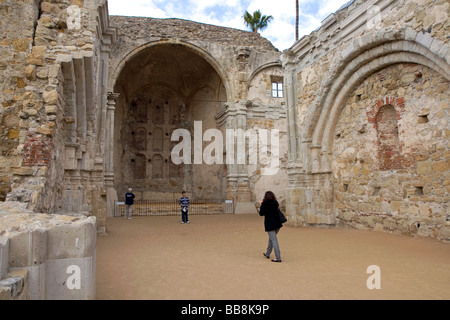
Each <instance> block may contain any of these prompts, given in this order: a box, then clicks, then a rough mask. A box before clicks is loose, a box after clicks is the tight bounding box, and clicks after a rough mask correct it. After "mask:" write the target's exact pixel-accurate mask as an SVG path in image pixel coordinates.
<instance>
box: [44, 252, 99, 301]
mask: <svg viewBox="0 0 450 320" xmlns="http://www.w3.org/2000/svg"><path fill="white" fill-rule="evenodd" d="M95 267H96V266H95V252H94V253H93V256H91V257H86V258H71V259H50V260H48V261H47V269H46V274H47V277H46V285H45V287H46V290H45V293H46V294H45V299H48V300H92V299H95ZM49 275H51V276H49Z"/></svg>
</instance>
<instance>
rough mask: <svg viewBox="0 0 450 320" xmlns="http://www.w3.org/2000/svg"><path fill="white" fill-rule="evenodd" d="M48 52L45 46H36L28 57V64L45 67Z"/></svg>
mask: <svg viewBox="0 0 450 320" xmlns="http://www.w3.org/2000/svg"><path fill="white" fill-rule="evenodd" d="M46 51H47V47H45V46H34V47H33V49H32V51H31V54H30V55H28V59H27V63H28V64H34V65H37V66H42V65H44V55H45V53H46Z"/></svg>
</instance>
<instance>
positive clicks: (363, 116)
mask: <svg viewBox="0 0 450 320" xmlns="http://www.w3.org/2000/svg"><path fill="white" fill-rule="evenodd" d="M449 95H450V90H449V83H448V80H446V79H444V78H443V77H442V76H440V75H439V74H437V73H436V72H435V71H433V70H430V69H429V68H427V67H424V66H421V65H417V64H399V65H395V66H391V67H388V68H386V69H382V70H380V72H378V73H377V74H374V75H372V76H370V77H369V78H367V79H366V80H365V81H364V82H363V83H362V84H361V85H360V86H358V88H357V89H356V90H355V91H354V94H353V95H352V96H351V97H350V98H349V100H348V101H347V104H346V106H345V107H344V110H343V111H342V114H341V116H340V117H339V120H338V124H337V126H336V132H335V141H334V144H333V160H332V161H333V165H332V168H333V183H334V190H335V212H336V215H337V220H338V223H342V224H347V225H351V226H354V227H357V228H370V229H381V230H389V231H398V232H401V233H405V234H414V235H415V234H418V235H423V236H428V237H436V238H438V239H449V238H450V233H449V231H450V230H448V229H447V228H445V226H446V219H448V214H449V211H448V210H449V209H448V199H449V198H450V194H449V191H450V189H449V182H450V180H449V179H450V170H449V159H450V151H449V147H450V145H449V133H450V131H449V129H450V127H449V124H448V119H449V116H450V115H449V105H448V97H449ZM380 97H386V98H384V100H383V101H379V100H378V99H379V98H380ZM380 105H381V108H382V109H379V108H380ZM373 114H377V116H376V117H375V119H374V117H373Z"/></svg>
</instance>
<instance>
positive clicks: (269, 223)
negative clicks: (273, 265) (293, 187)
mask: <svg viewBox="0 0 450 320" xmlns="http://www.w3.org/2000/svg"><path fill="white" fill-rule="evenodd" d="M278 206H279V204H278V201H277V199H276V197H275V194H274V193H273V192H272V191H267V192H266V194H265V195H264V199H263V200H262V201H261V207H260V209H259V215H260V216H264V228H265V230H266V232H267V233H268V235H269V244H268V245H267V251H266V252H265V253H263V255H264V256H265V257H266V258H267V259H269V258H270V254H271V253H272V249H273V250H275V257H276V259H272V261H273V262H281V255H280V247H279V246H278V239H277V233H278V231H280V228H281V227H282V226H283V225H282V223H281V220H280V214H279V213H278Z"/></svg>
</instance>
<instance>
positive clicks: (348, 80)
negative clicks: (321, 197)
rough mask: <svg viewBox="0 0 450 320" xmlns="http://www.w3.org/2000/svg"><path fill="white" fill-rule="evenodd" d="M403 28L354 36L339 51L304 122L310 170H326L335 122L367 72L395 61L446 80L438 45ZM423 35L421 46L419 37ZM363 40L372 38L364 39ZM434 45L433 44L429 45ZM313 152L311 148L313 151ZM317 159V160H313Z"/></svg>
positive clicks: (448, 69) (449, 70)
mask: <svg viewBox="0 0 450 320" xmlns="http://www.w3.org/2000/svg"><path fill="white" fill-rule="evenodd" d="M412 32H413V31H411V30H410V31H409V32H407V31H403V32H398V33H387V34H386V36H385V37H384V38H383V37H381V36H380V35H382V33H380V32H378V33H375V34H367V35H364V36H361V37H359V38H356V39H355V40H354V41H353V42H352V43H351V44H350V45H349V46H348V47H347V49H345V50H344V51H343V53H342V58H343V59H342V60H341V61H340V63H339V64H337V65H336V67H335V68H334V69H332V70H331V71H330V75H329V76H328V77H327V78H326V79H325V80H324V81H323V83H322V85H321V89H320V90H319V92H318V95H317V98H316V101H315V103H314V105H313V106H312V108H311V109H310V110H311V111H310V112H309V113H308V115H307V119H306V121H305V124H306V126H305V127H304V128H303V134H302V136H303V137H305V138H306V140H310V141H311V146H312V148H313V150H314V149H315V150H316V151H315V152H316V153H318V152H319V150H320V154H321V156H318V155H313V156H312V157H314V158H315V159H316V165H315V166H314V169H313V171H316V172H329V169H330V168H329V159H328V155H329V151H330V150H331V146H332V143H333V136H334V132H335V126H336V122H337V120H338V118H339V115H340V112H341V111H342V108H343V106H344V104H345V101H346V100H347V99H348V96H349V94H350V92H352V90H353V89H354V88H355V87H356V86H357V85H358V84H359V83H361V81H363V80H364V79H365V78H367V77H368V76H369V75H371V74H373V73H375V72H377V71H378V70H381V69H383V68H385V67H388V66H390V65H394V64H398V63H417V64H421V65H424V66H427V67H429V68H431V69H433V70H435V71H436V72H437V73H439V74H441V75H442V76H443V77H445V78H446V79H450V65H449V64H448V63H447V61H446V60H445V59H444V58H443V57H442V54H441V52H439V50H438V49H439V48H440V47H439V46H438V45H436V43H435V42H439V40H437V39H436V40H433V39H432V38H431V37H429V35H428V34H426V35H423V33H417V34H416V33H414V34H416V36H415V37H414V36H412V35H411V33H412ZM424 37H427V39H428V40H427V41H426V44H428V45H425V44H424V40H423V38H424ZM367 39H373V40H372V41H367ZM432 44H434V45H432ZM313 152H314V151H313ZM319 157H321V159H320V160H319V161H318V163H317V159H318V158H319Z"/></svg>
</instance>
